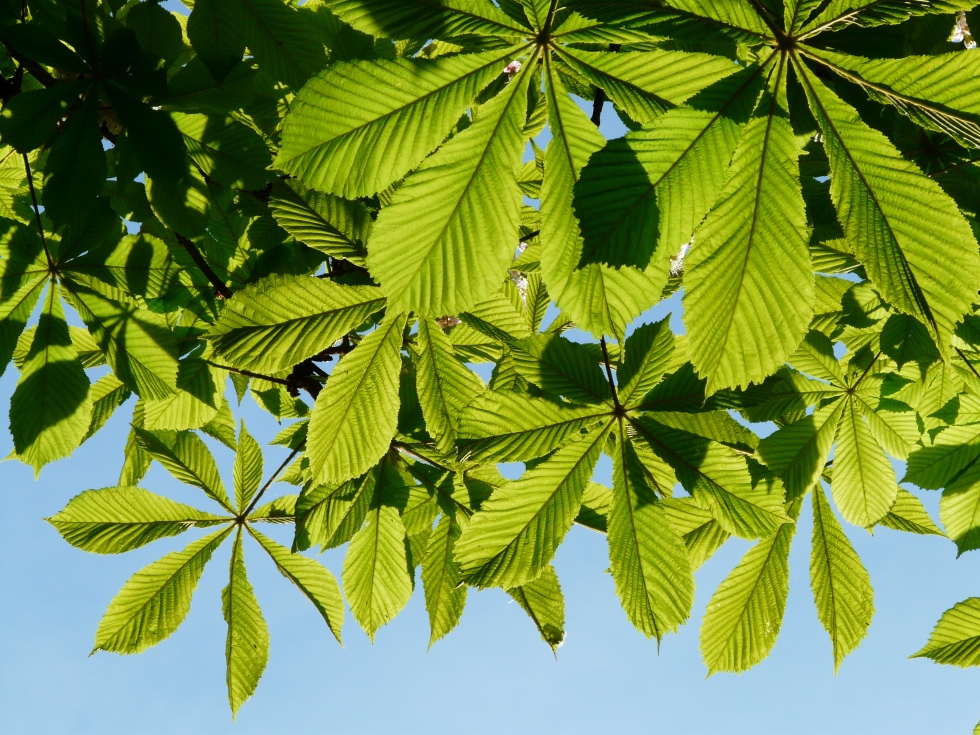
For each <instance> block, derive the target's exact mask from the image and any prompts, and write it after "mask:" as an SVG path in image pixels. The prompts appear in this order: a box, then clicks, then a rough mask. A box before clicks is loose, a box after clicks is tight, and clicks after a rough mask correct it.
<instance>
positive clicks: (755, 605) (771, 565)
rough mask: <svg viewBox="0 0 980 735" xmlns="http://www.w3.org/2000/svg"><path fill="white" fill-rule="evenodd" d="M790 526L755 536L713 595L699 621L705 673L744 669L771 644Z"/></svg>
mask: <svg viewBox="0 0 980 735" xmlns="http://www.w3.org/2000/svg"><path fill="white" fill-rule="evenodd" d="M795 530H796V526H795V525H794V524H792V523H786V524H784V525H782V526H780V527H779V529H778V530H777V531H776V532H775V533H774V534H773V535H772V536H770V537H769V538H765V539H762V540H761V541H759V542H758V543H757V544H756V545H755V546H753V547H752V548H751V549H749V550H748V552H747V553H746V554H745V556H743V557H742V560H741V561H740V562H739V563H738V566H736V567H735V569H733V570H732V572H731V574H729V575H728V577H726V578H725V581H724V582H722V583H721V584H720V585H719V586H718V589H717V590H716V591H715V593H714V595H712V597H711V601H710V602H709V603H708V609H707V612H706V613H705V616H704V622H703V623H702V624H701V656H702V657H703V658H704V663H705V665H706V666H707V667H708V674H709V675H710V674H714V673H717V672H719V671H734V672H742V671H747V670H748V669H750V668H752V667H753V666H755V665H756V664H757V663H759V662H760V661H761V660H762V659H764V658H765V657H766V656H767V655H769V652H770V651H771V650H772V647H773V646H774V645H775V644H776V636H778V635H779V629H780V627H781V626H782V623H783V613H784V612H785V610H786V596H787V595H788V594H789V547H790V542H791V541H792V539H793V532H794V531H795Z"/></svg>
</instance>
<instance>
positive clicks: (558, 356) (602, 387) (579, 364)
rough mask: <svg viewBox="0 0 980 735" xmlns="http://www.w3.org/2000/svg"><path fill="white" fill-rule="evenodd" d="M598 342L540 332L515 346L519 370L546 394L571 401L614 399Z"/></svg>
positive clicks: (513, 348)
mask: <svg viewBox="0 0 980 735" xmlns="http://www.w3.org/2000/svg"><path fill="white" fill-rule="evenodd" d="M597 347H598V346H597V345H584V344H579V343H576V342H571V341H569V340H567V339H565V338H564V337H561V336H559V335H557V334H539V335H535V336H534V337H531V338H529V339H526V340H523V341H521V342H520V343H519V344H517V345H514V346H513V347H512V348H511V354H512V355H513V357H514V361H515V363H516V365H517V370H518V372H520V374H521V375H522V376H523V377H524V378H525V379H527V380H528V381H529V382H531V383H534V384H535V385H536V386H538V387H539V388H541V390H543V391H545V392H546V393H551V394H553V395H556V396H564V397H565V398H567V399H568V400H570V401H575V402H581V403H595V402H597V401H611V400H612V392H611V391H610V390H609V383H608V382H606V377H605V376H604V375H603V374H602V368H600V367H599V363H600V361H601V360H602V352H601V351H600V350H598V349H596V348H597Z"/></svg>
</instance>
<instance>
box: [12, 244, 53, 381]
mask: <svg viewBox="0 0 980 735" xmlns="http://www.w3.org/2000/svg"><path fill="white" fill-rule="evenodd" d="M10 262H11V261H9V260H3V261H0V284H2V291H0V375H3V373H4V371H5V370H6V368H7V365H8V364H9V363H10V358H12V357H13V355H14V350H15V349H16V347H17V340H18V339H20V336H21V334H23V332H24V327H25V326H26V325H27V322H28V320H29V319H30V318H31V314H32V313H33V312H34V307H35V306H36V305H37V302H38V300H39V299H40V298H41V294H42V293H43V292H44V286H45V285H46V284H47V283H48V278H47V274H43V275H33V276H29V277H24V278H16V277H11V279H10V281H9V282H11V283H14V285H11V286H10V287H9V289H8V285H7V284H8V280H7V278H5V276H6V274H7V272H9V270H13V268H11V266H10V265H8V264H10ZM5 266H6V267H5ZM8 269H9V270H8ZM5 271H6V272H5Z"/></svg>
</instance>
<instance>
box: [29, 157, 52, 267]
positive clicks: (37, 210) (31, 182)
mask: <svg viewBox="0 0 980 735" xmlns="http://www.w3.org/2000/svg"><path fill="white" fill-rule="evenodd" d="M24 169H25V170H26V171H27V185H28V187H30V190H31V201H32V202H34V218H35V219H36V220H37V231H38V234H39V235H40V236H41V245H43V246H44V255H45V257H47V259H48V268H50V269H51V271H52V272H53V271H54V260H53V259H52V258H51V251H50V250H48V241H47V238H45V237H44V225H42V224H41V209H40V207H38V205H37V192H36V191H34V176H33V174H31V162H30V161H28V160H27V154H26V153H25V154H24Z"/></svg>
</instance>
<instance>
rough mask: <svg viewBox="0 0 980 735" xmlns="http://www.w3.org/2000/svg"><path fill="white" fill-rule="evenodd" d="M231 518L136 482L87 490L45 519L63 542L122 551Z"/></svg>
mask: <svg viewBox="0 0 980 735" xmlns="http://www.w3.org/2000/svg"><path fill="white" fill-rule="evenodd" d="M228 520H230V519H228V518H222V517H221V516H216V515H213V514H211V513H205V512H204V511H200V510H197V509H196V508H192V507H190V506H189V505H184V504H183V503H177V502H174V501H173V500H170V499H169V498H164V497H161V496H159V495H154V494H153V493H151V492H149V491H148V490H143V489H142V488H138V487H107V488H103V489H102V490H86V491H85V492H83V493H81V494H79V495H76V496H75V497H74V498H72V499H71V500H70V501H69V502H68V505H66V506H65V507H64V508H62V509H61V510H60V511H58V512H57V513H56V514H55V515H53V516H51V518H48V519H47V521H48V523H50V524H51V525H52V526H54V527H55V529H57V531H58V533H60V534H61V536H62V538H64V539H65V541H67V542H68V543H70V544H71V545H72V546H74V547H76V548H78V549H82V550H83V551H89V552H92V553H94V554H122V553H123V552H126V551H132V550H133V549H138V548H139V547H140V546H145V545H146V544H148V543H150V542H151V541H156V540H157V539H159V538H165V537H167V536H177V535H179V534H181V533H183V532H184V531H186V530H187V529H189V528H192V527H194V526H212V525H214V524H216V523H221V522H227V521H228Z"/></svg>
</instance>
